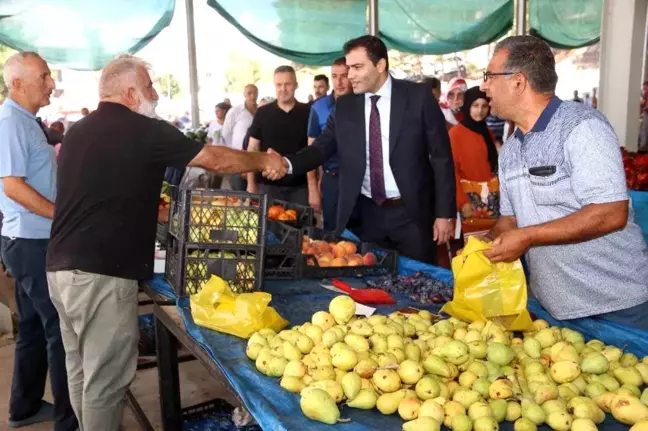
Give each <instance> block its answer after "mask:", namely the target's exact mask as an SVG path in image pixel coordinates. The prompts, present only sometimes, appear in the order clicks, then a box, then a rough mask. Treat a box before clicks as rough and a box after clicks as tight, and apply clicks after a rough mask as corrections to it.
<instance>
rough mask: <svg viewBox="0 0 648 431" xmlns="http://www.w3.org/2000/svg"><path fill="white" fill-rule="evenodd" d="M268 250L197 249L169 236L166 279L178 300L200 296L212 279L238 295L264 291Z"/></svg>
mask: <svg viewBox="0 0 648 431" xmlns="http://www.w3.org/2000/svg"><path fill="white" fill-rule="evenodd" d="M264 256H265V250H264V247H262V246H235V245H233V246H218V245H216V246H213V245H198V246H196V245H193V244H187V243H183V242H182V241H178V240H177V239H176V238H174V237H173V236H171V235H169V242H168V246H167V253H166V267H165V272H164V278H165V279H166V280H167V281H168V282H169V283H170V284H171V285H172V286H173V287H174V289H175V291H176V294H177V295H178V296H185V295H192V294H194V293H198V292H199V291H200V289H201V288H202V287H203V285H204V284H205V283H207V282H208V281H209V279H210V278H211V276H212V275H216V276H218V277H220V278H222V279H223V280H225V281H227V283H228V284H229V286H230V288H231V289H232V291H233V292H234V293H249V292H256V291H260V290H261V289H262V286H263V267H264Z"/></svg>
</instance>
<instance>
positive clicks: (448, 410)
mask: <svg viewBox="0 0 648 431" xmlns="http://www.w3.org/2000/svg"><path fill="white" fill-rule="evenodd" d="M443 411H444V412H445V419H444V420H443V424H444V425H445V426H446V427H448V428H450V427H451V426H452V419H453V418H454V417H455V416H457V415H465V414H466V408H465V407H464V406H463V405H461V404H459V403H458V402H456V401H448V402H447V403H445V404H444V405H443Z"/></svg>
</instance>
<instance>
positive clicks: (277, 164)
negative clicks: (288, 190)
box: [261, 148, 290, 181]
mask: <svg viewBox="0 0 648 431" xmlns="http://www.w3.org/2000/svg"><path fill="white" fill-rule="evenodd" d="M289 168H290V165H289V164H288V161H287V160H286V159H284V158H283V157H282V156H281V154H279V153H277V152H275V151H273V150H272V148H270V149H268V152H267V153H266V154H265V155H264V161H263V170H262V171H261V172H262V175H263V177H264V178H267V179H269V180H270V181H277V180H280V179H282V178H283V177H284V176H286V174H287V173H288V169H289Z"/></svg>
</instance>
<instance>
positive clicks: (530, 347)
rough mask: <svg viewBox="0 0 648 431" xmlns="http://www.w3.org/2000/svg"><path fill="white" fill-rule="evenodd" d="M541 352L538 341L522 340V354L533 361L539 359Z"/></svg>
mask: <svg viewBox="0 0 648 431" xmlns="http://www.w3.org/2000/svg"><path fill="white" fill-rule="evenodd" d="M541 350H542V345H541V344H540V341H538V339H537V338H531V337H527V338H526V339H525V340H524V353H526V354H527V355H529V356H530V357H532V358H534V359H538V358H539V357H540V351H541Z"/></svg>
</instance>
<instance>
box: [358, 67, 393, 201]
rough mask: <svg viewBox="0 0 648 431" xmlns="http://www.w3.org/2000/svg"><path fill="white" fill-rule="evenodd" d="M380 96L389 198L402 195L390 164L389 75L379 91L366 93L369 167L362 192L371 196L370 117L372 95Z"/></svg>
mask: <svg viewBox="0 0 648 431" xmlns="http://www.w3.org/2000/svg"><path fill="white" fill-rule="evenodd" d="M374 95H376V96H380V99H378V102H377V103H376V106H377V108H378V114H379V115H380V134H381V138H382V139H381V140H382V153H383V175H384V178H385V193H386V196H387V199H395V198H399V197H400V191H399V190H398V186H397V185H396V180H395V179H394V173H393V172H392V170H391V166H390V165H389V119H390V115H391V95H392V79H391V76H387V81H385V83H384V84H383V86H382V87H380V90H378V92H377V93H375V94H374V93H365V133H366V141H365V143H366V146H365V148H366V154H367V167H366V169H365V175H364V181H363V182H362V194H363V195H365V196H367V197H369V198H370V197H371V165H370V158H369V118H370V116H371V96H374Z"/></svg>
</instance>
